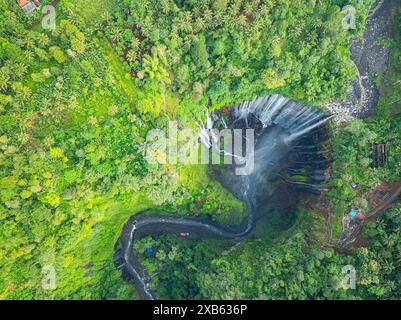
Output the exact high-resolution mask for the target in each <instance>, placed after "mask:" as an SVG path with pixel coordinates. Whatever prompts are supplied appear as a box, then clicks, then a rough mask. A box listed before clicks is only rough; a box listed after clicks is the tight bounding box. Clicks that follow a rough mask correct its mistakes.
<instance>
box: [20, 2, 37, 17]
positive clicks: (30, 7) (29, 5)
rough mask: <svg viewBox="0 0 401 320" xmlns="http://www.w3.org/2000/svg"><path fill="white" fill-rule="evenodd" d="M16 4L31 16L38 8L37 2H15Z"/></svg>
mask: <svg viewBox="0 0 401 320" xmlns="http://www.w3.org/2000/svg"><path fill="white" fill-rule="evenodd" d="M17 3H18V5H19V6H20V7H21V8H22V10H24V11H25V13H26V14H31V13H32V12H33V11H34V10H35V9H36V8H39V7H40V2H39V1H38V0H17Z"/></svg>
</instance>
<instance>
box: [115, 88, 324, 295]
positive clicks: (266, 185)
mask: <svg viewBox="0 0 401 320" xmlns="http://www.w3.org/2000/svg"><path fill="white" fill-rule="evenodd" d="M227 111H228V112H227ZM330 119H331V117H330V116H329V115H327V114H326V113H324V112H321V111H319V110H316V109H312V108H309V107H306V106H303V105H301V104H300V103H297V102H295V101H293V100H291V99H287V98H284V97H282V96H280V95H271V96H267V97H259V98H255V99H253V100H251V101H245V102H244V103H242V104H240V105H236V106H234V107H233V108H230V109H228V110H224V112H222V111H217V112H213V113H209V112H207V113H206V121H205V122H202V121H200V124H199V125H198V127H199V141H200V143H201V144H202V145H203V146H205V147H206V148H207V149H208V150H209V151H210V150H211V151H212V152H217V153H218V155H219V156H220V155H227V154H229V153H230V152H232V151H231V150H232V149H231V148H230V150H225V149H224V148H225V147H223V149H221V146H220V138H221V136H220V134H219V130H220V129H226V130H227V129H248V128H250V129H253V130H254V131H255V136H256V137H255V140H254V151H253V156H254V162H255V163H254V164H255V166H254V169H253V171H252V172H251V173H250V174H249V175H243V176H238V175H235V174H234V173H233V172H234V170H233V169H232V167H233V165H224V166H221V165H215V164H212V165H211V169H212V170H215V171H217V172H218V175H219V180H220V182H221V183H222V184H223V185H224V186H225V187H226V188H227V189H228V190H230V191H231V192H232V193H233V194H234V195H235V196H236V197H237V198H239V199H241V200H243V202H244V203H245V204H246V208H247V216H246V218H244V219H243V221H242V223H241V224H240V225H222V224H219V223H217V222H214V221H211V220H210V219H205V218H195V217H192V218H191V217H189V218H180V217H168V216H165V215H160V213H159V212H152V211H150V212H144V213H141V214H137V215H135V216H133V217H132V218H131V219H130V220H129V221H128V222H127V224H126V225H125V226H124V229H123V231H122V234H121V238H120V243H121V250H122V255H120V256H121V257H122V259H123V261H122V263H123V265H125V266H126V267H125V271H126V272H127V273H128V274H129V275H130V276H131V279H132V280H133V281H134V283H135V285H136V287H137V289H138V292H139V293H140V295H141V297H142V298H144V299H155V298H156V295H155V293H153V292H152V291H151V290H150V287H149V281H150V279H151V276H149V275H148V274H147V272H146V270H145V269H144V268H143V267H142V266H141V263H140V261H139V258H138V254H137V252H136V250H135V249H133V247H132V244H133V243H134V242H135V241H138V240H139V239H141V238H142V237H144V236H146V235H149V234H157V233H172V234H176V235H177V234H179V233H183V232H184V233H187V234H188V238H193V239H237V238H240V237H243V236H245V235H247V234H248V233H249V232H250V231H252V229H253V228H254V227H255V225H256V222H257V219H258V218H259V217H260V212H262V211H263V206H264V205H265V203H266V201H267V202H269V201H270V200H271V199H272V195H273V194H274V192H275V190H276V187H277V186H278V184H279V182H280V181H281V182H284V183H285V186H288V188H292V189H295V190H301V191H306V192H309V193H313V194H320V192H321V190H326V189H328V188H330V185H328V184H325V183H324V182H325V181H327V179H328V177H329V175H328V174H327V166H328V164H329V163H330V161H331V159H327V158H326V155H327V154H328V152H326V151H324V150H321V146H320V145H319V144H316V143H315V142H314V139H313V137H316V136H318V134H317V133H316V134H313V132H314V131H315V129H317V128H318V127H320V126H322V125H323V124H325V123H326V122H327V121H329V120H330ZM215 129H217V130H215ZM240 132H241V130H240ZM241 138H242V139H243V141H244V142H245V141H246V138H247V136H245V135H244V136H242V137H241ZM234 153H235V151H234ZM233 156H235V157H237V158H241V157H243V155H242V154H233ZM240 163H241V162H240ZM237 164H238V162H237ZM294 175H296V176H299V175H302V176H305V178H306V180H305V181H302V182H300V181H295V180H292V177H293V176H294ZM281 184H283V183H281Z"/></svg>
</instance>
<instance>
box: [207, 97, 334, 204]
mask: <svg viewBox="0 0 401 320" xmlns="http://www.w3.org/2000/svg"><path fill="white" fill-rule="evenodd" d="M330 119H331V116H330V115H328V114H326V113H324V112H321V111H319V110H317V109H313V108H310V107H306V106H303V105H302V104H300V103H298V102H295V101H293V100H291V99H288V98H285V97H282V96H280V95H277V94H275V95H271V96H266V97H257V98H255V99H253V100H251V101H245V102H243V103H242V104H239V105H236V106H234V107H233V108H232V109H231V112H230V113H229V116H228V117H227V115H226V114H225V113H224V112H221V111H218V112H214V113H212V114H209V113H207V121H206V123H204V124H203V123H202V124H201V125H200V126H199V128H200V141H201V143H202V144H203V145H205V146H206V147H208V148H213V146H216V145H217V146H220V144H219V143H218V142H219V141H220V136H219V135H218V134H216V132H215V131H213V130H211V129H213V128H230V129H246V128H252V129H255V135H256V137H255V145H254V161H255V165H254V170H253V172H252V173H251V174H250V175H249V176H246V177H234V176H233V175H232V174H231V175H230V174H229V176H230V177H228V178H227V177H226V178H225V179H226V180H227V181H228V182H227V184H228V185H229V186H230V189H231V190H232V191H233V192H234V194H236V195H237V196H238V197H239V198H240V199H242V200H244V201H249V202H251V203H254V204H255V205H256V204H257V202H258V199H259V198H260V197H264V196H265V193H266V192H268V191H266V190H267V189H268V188H269V185H270V184H269V181H270V180H272V179H275V178H277V175H278V174H279V171H280V164H281V162H282V160H283V159H285V158H287V156H288V155H289V154H290V153H291V152H294V147H296V146H297V145H298V142H299V141H300V140H301V139H302V138H303V137H305V136H307V135H308V134H310V133H312V132H313V131H314V130H315V129H317V128H318V127H320V126H322V125H323V124H325V123H326V122H327V121H328V120H330ZM214 151H215V152H220V154H223V155H224V154H226V151H225V150H214ZM233 156H234V157H242V156H243V155H242V154H239V155H238V154H234V155H233ZM227 171H228V172H229V171H230V170H229V169H228V170H227ZM225 175H226V174H225Z"/></svg>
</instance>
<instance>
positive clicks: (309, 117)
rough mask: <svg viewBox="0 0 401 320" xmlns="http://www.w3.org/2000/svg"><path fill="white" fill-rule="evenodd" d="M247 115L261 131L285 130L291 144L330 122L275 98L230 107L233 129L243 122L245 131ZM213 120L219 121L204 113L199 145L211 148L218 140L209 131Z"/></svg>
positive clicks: (325, 118)
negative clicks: (258, 122)
mask: <svg viewBox="0 0 401 320" xmlns="http://www.w3.org/2000/svg"><path fill="white" fill-rule="evenodd" d="M251 115H253V116H255V117H256V118H257V119H258V120H259V121H260V122H261V123H262V125H263V128H267V127H270V126H272V125H277V126H280V127H281V128H284V129H287V130H288V134H289V135H288V137H285V142H286V143H292V142H294V141H295V140H296V139H298V138H300V137H302V136H304V135H305V134H307V133H308V132H310V131H312V130H313V129H315V128H317V127H319V126H321V125H323V124H324V123H326V122H327V121H328V120H330V119H331V118H332V116H328V115H327V114H325V113H323V112H321V111H319V110H317V109H313V108H309V107H306V106H303V105H301V104H300V103H298V102H295V101H293V100H291V99H288V98H285V97H283V96H280V95H278V94H274V95H271V96H267V97H256V98H254V99H253V100H251V101H245V102H244V103H242V104H239V105H236V106H234V108H233V112H232V118H233V119H232V120H233V126H235V123H237V122H238V121H239V120H244V121H245V123H246V127H248V119H249V117H250V116H251ZM221 119H222V122H223V124H224V127H225V128H227V124H226V123H225V120H224V119H223V118H221ZM217 120H219V116H218V115H217V114H212V115H210V114H209V112H207V121H206V124H205V125H203V124H202V125H198V127H199V136H200V141H201V142H202V144H204V145H205V146H206V147H208V148H210V147H211V146H212V145H213V142H214V143H216V142H217V141H218V140H219V137H218V136H217V135H216V134H215V133H214V132H213V131H211V129H213V126H214V124H215V122H216V121H217Z"/></svg>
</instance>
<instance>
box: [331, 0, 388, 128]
mask: <svg viewBox="0 0 401 320" xmlns="http://www.w3.org/2000/svg"><path fill="white" fill-rule="evenodd" d="M392 6H393V3H392V0H379V1H377V2H376V3H375V4H374V5H373V7H372V8H371V10H370V12H369V14H368V18H367V21H366V27H365V30H364V35H363V38H362V39H355V40H354V41H353V42H352V44H351V47H350V50H351V53H352V57H351V58H352V61H353V62H354V64H355V68H356V73H357V79H355V80H354V81H352V89H351V92H350V94H349V95H348V97H347V99H346V100H345V101H342V102H334V103H329V104H328V105H327V108H328V109H329V110H330V112H331V113H332V114H334V115H336V117H335V121H337V122H346V121H350V120H352V119H354V118H366V117H369V116H372V115H374V114H375V107H376V106H377V103H378V102H379V97H380V92H379V88H378V87H377V85H378V81H379V84H380V79H382V78H383V76H384V75H385V73H386V71H387V65H388V60H389V55H390V49H389V47H388V46H386V44H385V40H386V39H390V38H391V11H392Z"/></svg>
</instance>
